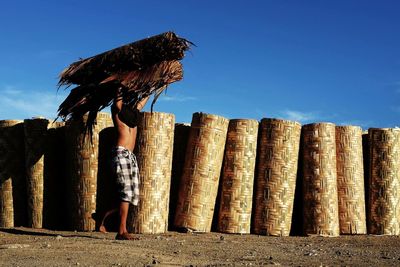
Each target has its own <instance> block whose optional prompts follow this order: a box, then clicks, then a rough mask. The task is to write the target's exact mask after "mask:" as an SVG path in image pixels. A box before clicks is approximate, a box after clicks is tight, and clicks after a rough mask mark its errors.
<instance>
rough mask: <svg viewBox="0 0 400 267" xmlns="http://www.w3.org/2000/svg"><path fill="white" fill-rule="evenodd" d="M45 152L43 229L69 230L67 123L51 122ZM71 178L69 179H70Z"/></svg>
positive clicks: (69, 193)
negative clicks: (66, 164)
mask: <svg viewBox="0 0 400 267" xmlns="http://www.w3.org/2000/svg"><path fill="white" fill-rule="evenodd" d="M47 128H48V129H47V134H46V142H45V152H44V177H43V179H44V188H43V228H46V229H54V230H67V229H69V228H68V219H69V213H67V212H66V211H67V210H68V207H69V206H70V205H71V201H70V198H71V196H70V195H71V192H70V191H68V190H67V188H68V187H67V184H68V183H67V181H66V179H67V174H66V173H67V170H66V166H65V162H66V159H65V157H66V144H65V137H66V134H65V123H64V122H50V123H49V125H48V127H47ZM68 178H69V177H68Z"/></svg>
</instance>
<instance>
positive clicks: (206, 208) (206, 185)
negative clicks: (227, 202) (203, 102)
mask: <svg viewBox="0 0 400 267" xmlns="http://www.w3.org/2000/svg"><path fill="white" fill-rule="evenodd" d="M228 123H229V120H228V119H226V118H224V117H221V116H216V115H211V114H204V113H194V114H193V118H192V124H191V129H190V135H189V141H188V145H187V150H186V159H185V167H184V170H183V175H182V179H181V183H180V187H179V198H178V205H177V208H176V214H175V226H176V227H180V228H188V229H192V230H195V231H201V232H209V231H211V224H212V218H213V214H214V208H215V202H216V197H217V192H218V182H219V177H220V173H221V167H222V160H223V157H224V148H225V141H226V134H227V130H228Z"/></svg>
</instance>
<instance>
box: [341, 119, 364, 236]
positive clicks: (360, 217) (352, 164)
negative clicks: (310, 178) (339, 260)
mask: <svg viewBox="0 0 400 267" xmlns="http://www.w3.org/2000/svg"><path fill="white" fill-rule="evenodd" d="M336 159H337V161H336V162H337V185H338V197H339V202H338V203H339V227H340V234H366V233H367V221H366V217H365V193H364V163H363V149H362V129H361V128H360V127H357V126H336Z"/></svg>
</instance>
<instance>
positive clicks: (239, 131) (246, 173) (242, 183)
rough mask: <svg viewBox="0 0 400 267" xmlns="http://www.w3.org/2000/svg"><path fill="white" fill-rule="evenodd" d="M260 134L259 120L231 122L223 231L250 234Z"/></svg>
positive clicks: (221, 216) (221, 213)
mask: <svg viewBox="0 0 400 267" xmlns="http://www.w3.org/2000/svg"><path fill="white" fill-rule="evenodd" d="M257 135H258V122H257V121H256V120H245V119H235V120H230V121H229V126H228V134H227V139H226V145H225V156H224V165H223V169H222V176H221V183H222V192H221V201H220V208H219V214H218V215H219V216H218V231H220V232H224V233H241V234H249V233H250V225H251V209H252V203H253V201H252V200H253V185H254V170H255V164H256V154H257Z"/></svg>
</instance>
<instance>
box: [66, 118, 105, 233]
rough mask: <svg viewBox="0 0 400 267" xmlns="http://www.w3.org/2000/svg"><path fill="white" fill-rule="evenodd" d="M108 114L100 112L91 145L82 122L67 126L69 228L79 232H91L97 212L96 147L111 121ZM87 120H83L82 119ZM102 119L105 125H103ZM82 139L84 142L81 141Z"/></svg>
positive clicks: (71, 123) (70, 123)
mask: <svg viewBox="0 0 400 267" xmlns="http://www.w3.org/2000/svg"><path fill="white" fill-rule="evenodd" d="M109 116H110V115H109V114H107V113H105V114H102V113H99V115H98V117H97V125H96V126H95V127H94V129H93V137H92V142H91V141H90V137H89V134H88V133H86V134H84V124H83V121H74V122H69V123H67V128H66V142H67V171H68V176H69V177H68V178H67V179H68V182H69V183H70V190H71V197H72V199H71V206H70V207H71V209H70V214H71V219H72V220H71V225H70V227H71V228H72V229H74V230H78V231H93V230H94V229H95V221H94V220H93V219H92V214H93V213H95V211H96V193H97V171H98V145H99V132H100V131H101V130H102V128H100V127H104V126H106V125H107V123H106V122H110V119H109V118H110V117H109ZM86 118H87V117H85V118H84V120H85V119H86ZM103 120H105V121H106V122H103ZM83 140H84V142H83Z"/></svg>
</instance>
